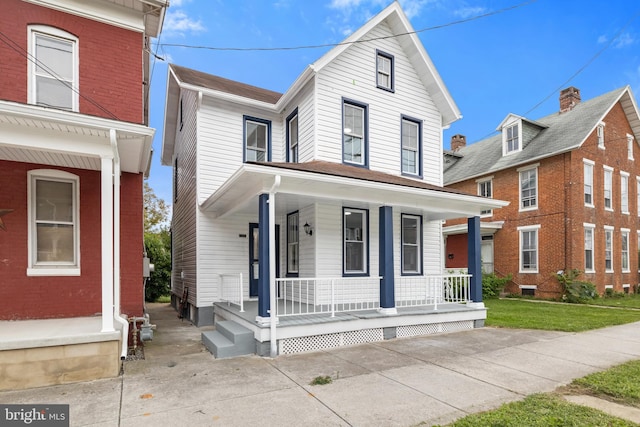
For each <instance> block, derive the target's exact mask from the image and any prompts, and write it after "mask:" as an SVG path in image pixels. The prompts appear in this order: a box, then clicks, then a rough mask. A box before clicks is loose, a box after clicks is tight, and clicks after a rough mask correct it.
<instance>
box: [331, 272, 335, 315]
mask: <svg viewBox="0 0 640 427" xmlns="http://www.w3.org/2000/svg"><path fill="white" fill-rule="evenodd" d="M334 282H335V281H334V280H333V279H331V317H336V305H335V304H336V290H335V283H334Z"/></svg>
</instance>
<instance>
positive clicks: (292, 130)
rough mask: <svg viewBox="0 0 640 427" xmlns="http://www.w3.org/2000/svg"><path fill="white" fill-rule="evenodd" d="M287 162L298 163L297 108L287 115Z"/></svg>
mask: <svg viewBox="0 0 640 427" xmlns="http://www.w3.org/2000/svg"><path fill="white" fill-rule="evenodd" d="M287 162H290V163H298V109H297V108H296V109H295V110H294V111H293V113H291V114H290V115H289V117H287Z"/></svg>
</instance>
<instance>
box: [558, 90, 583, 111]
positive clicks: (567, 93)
mask: <svg viewBox="0 0 640 427" xmlns="http://www.w3.org/2000/svg"><path fill="white" fill-rule="evenodd" d="M579 103H580V89H578V88H576V87H573V86H571V87H568V88H566V89H562V90H561V91H560V112H561V113H565V112H567V111H571V110H573V107H575V106H576V105H578V104H579Z"/></svg>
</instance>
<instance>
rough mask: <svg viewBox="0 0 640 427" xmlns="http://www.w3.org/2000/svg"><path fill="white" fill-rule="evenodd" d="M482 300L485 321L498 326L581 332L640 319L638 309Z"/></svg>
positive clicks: (513, 300) (528, 301) (489, 324)
mask: <svg viewBox="0 0 640 427" xmlns="http://www.w3.org/2000/svg"><path fill="white" fill-rule="evenodd" d="M621 299H622V298H621ZM637 302H638V303H640V299H638V300H637ZM484 303H485V306H486V307H487V308H488V312H487V320H486V322H485V323H486V325H487V326H494V327H499V328H519V329H543V330H548V331H564V332H581V331H587V330H590V329H598V328H604V327H607V326H614V325H622V324H625V323H631V322H637V321H640V310H624V309H620V310H612V309H611V308H606V307H598V306H594V305H586V304H559V303H550V302H546V301H534V300H519V299H505V300H501V299H488V300H485V301H484Z"/></svg>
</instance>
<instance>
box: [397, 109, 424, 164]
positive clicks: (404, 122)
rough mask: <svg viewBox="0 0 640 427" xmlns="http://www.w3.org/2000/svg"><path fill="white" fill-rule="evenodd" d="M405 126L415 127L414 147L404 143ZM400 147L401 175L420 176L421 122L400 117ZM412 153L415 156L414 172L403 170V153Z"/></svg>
mask: <svg viewBox="0 0 640 427" xmlns="http://www.w3.org/2000/svg"><path fill="white" fill-rule="evenodd" d="M405 125H406V126H415V131H416V145H415V147H410V146H409V145H408V144H407V141H405V137H404V127H405ZM400 140H401V141H400V145H401V147H402V153H401V156H402V157H401V159H400V162H401V163H402V164H401V169H402V174H405V175H411V176H418V177H419V176H422V122H421V121H420V120H417V119H412V118H409V117H406V116H402V120H401V124H400ZM405 151H406V152H413V153H414V154H415V159H416V160H415V165H414V170H408V169H405V162H404V153H405Z"/></svg>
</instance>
